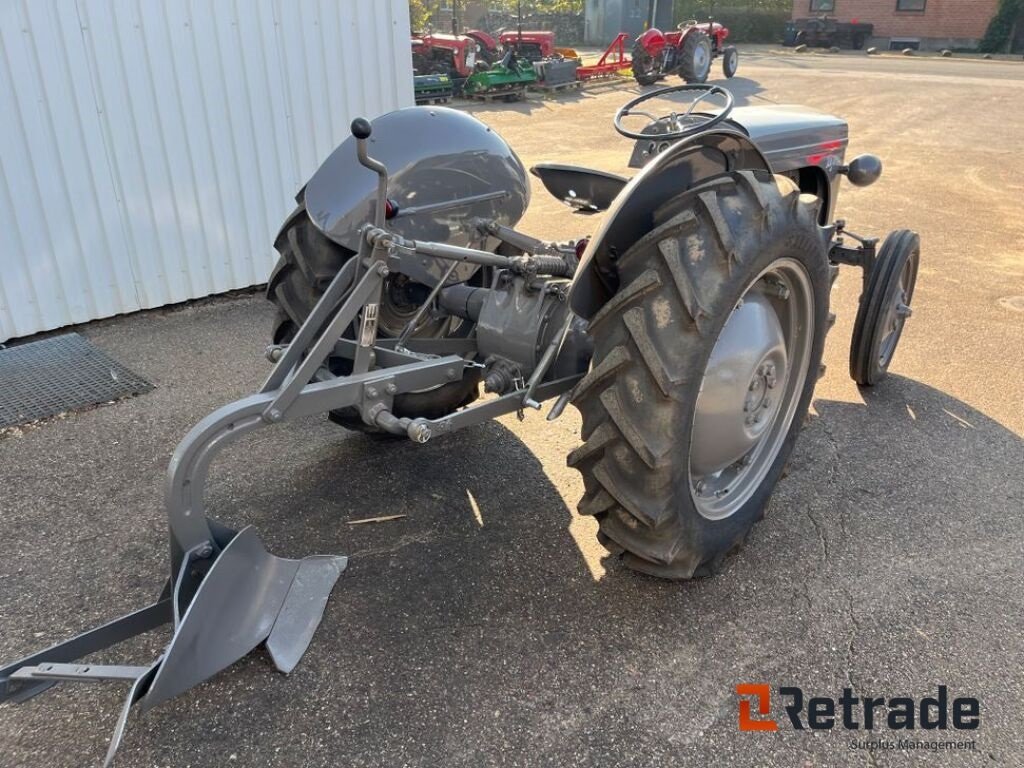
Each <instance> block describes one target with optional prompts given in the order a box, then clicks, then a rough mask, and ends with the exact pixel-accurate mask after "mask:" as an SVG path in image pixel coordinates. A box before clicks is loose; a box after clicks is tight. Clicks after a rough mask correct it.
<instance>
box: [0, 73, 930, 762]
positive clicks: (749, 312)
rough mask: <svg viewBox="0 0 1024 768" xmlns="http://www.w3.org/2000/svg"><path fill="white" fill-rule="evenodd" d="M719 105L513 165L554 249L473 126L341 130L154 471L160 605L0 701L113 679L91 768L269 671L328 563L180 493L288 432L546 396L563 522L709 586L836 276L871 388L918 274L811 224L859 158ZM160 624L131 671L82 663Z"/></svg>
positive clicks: (445, 425)
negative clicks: (194, 690)
mask: <svg viewBox="0 0 1024 768" xmlns="http://www.w3.org/2000/svg"><path fill="white" fill-rule="evenodd" d="M685 97H691V100H690V101H689V102H685V101H682V102H681V100H682V99H685ZM656 98H670V99H671V104H672V106H671V107H670V108H669V109H670V110H671V111H669V114H665V115H661V116H656V115H653V114H650V113H648V112H645V111H642V110H641V109H639V108H640V107H641V106H642V105H644V104H645V103H646V102H650V101H652V100H653V99H656ZM715 101H718V102H719V104H718V106H717V107H712V106H711V105H712V104H713V102H715ZM732 107H733V102H732V97H731V96H730V95H729V93H728V91H725V90H723V89H722V88H719V87H716V86H701V85H697V86H694V85H689V86H678V87H674V88H666V89H662V90H660V91H654V92H651V93H647V94H644V95H642V96H640V97H638V98H636V99H634V100H633V101H631V102H629V103H628V104H626V105H625V106H624V107H623V108H622V109H620V110H619V112H618V113H617V114H616V116H615V128H616V130H618V132H619V133H620V134H622V135H623V136H625V137H627V138H629V139H632V140H633V141H634V142H635V143H634V146H633V154H632V158H631V162H630V165H631V166H632V167H635V168H638V169H639V171H638V172H637V173H636V175H634V176H633V177H632V178H631V179H626V178H623V177H620V176H616V175H613V174H609V173H605V172H602V171H596V170H591V169H587V168H581V167H576V166H568V165H558V164H542V165H538V166H535V167H534V168H533V169H532V172H533V173H534V174H535V175H536V176H538V177H539V178H540V180H541V181H542V182H543V184H544V186H545V187H546V188H547V189H548V190H549V191H550V192H552V193H553V194H554V195H556V196H557V197H558V199H559V200H562V201H564V202H565V203H566V204H567V205H568V206H570V207H571V208H572V209H573V210H574V211H576V212H578V213H579V214H581V222H586V224H588V225H589V224H590V223H591V222H593V223H594V224H596V227H594V230H595V231H593V233H592V235H591V236H589V237H586V236H581V237H580V238H579V239H577V240H575V241H569V242H550V241H547V240H542V239H537V238H534V237H532V236H530V235H527V234H525V233H523V232H521V231H519V230H517V229H515V226H516V224H517V222H518V221H519V220H520V218H521V217H522V215H523V213H524V212H525V210H526V207H527V204H528V201H529V198H530V183H529V176H528V174H527V171H526V169H525V168H524V167H523V164H522V163H521V162H520V160H519V158H518V157H517V156H516V155H515V153H514V152H513V151H512V149H511V148H510V147H509V146H508V145H507V144H506V143H505V142H504V141H503V140H502V139H501V137H500V136H498V134H497V133H495V132H494V131H493V130H491V129H489V128H488V127H486V126H485V125H483V124H482V123H480V122H479V121H478V120H476V119H475V118H473V117H472V116H470V115H468V114H465V113H463V112H459V111H454V110H450V109H445V108H427V107H416V108H411V109H403V110H399V111H397V112H393V113H390V114H386V115H383V116H382V117H379V118H377V119H376V120H375V121H374V122H373V123H370V122H368V121H366V120H362V119H359V120H356V121H355V122H354V123H353V124H352V136H351V138H349V139H347V140H346V141H345V142H343V143H342V144H341V146H339V147H338V148H337V149H336V150H335V151H334V153H333V154H331V155H330V157H328V158H327V160H326V161H325V162H324V164H323V165H322V166H321V167H320V169H319V170H318V171H317V172H316V173H315V174H314V175H313V176H312V178H310V179H309V182H308V183H307V184H306V186H305V187H304V188H303V189H302V191H301V192H300V193H299V196H298V207H297V208H296V209H295V210H294V212H293V213H292V214H291V215H290V216H289V217H288V219H287V220H286V221H285V223H284V226H283V227H282V229H281V231H280V233H279V234H278V236H277V239H276V242H275V246H276V248H277V249H278V251H280V254H281V257H280V261H279V263H278V265H277V267H276V268H275V270H274V272H273V274H272V275H271V277H270V281H269V286H268V293H269V296H270V298H271V300H272V301H273V302H274V303H275V304H276V305H277V308H278V315H277V321H276V324H275V328H274V331H273V338H272V345H271V346H270V348H269V350H268V355H269V357H270V359H271V360H272V361H274V362H275V365H274V367H273V370H272V371H271V372H270V374H269V376H268V377H267V379H266V382H265V383H264V385H263V386H262V387H261V388H260V390H259V391H258V392H256V393H255V394H252V395H250V396H249V397H246V398H244V399H242V400H239V401H237V402H234V403H231V404H229V405H226V406H224V407H223V408H221V409H220V410H218V411H216V412H214V413H212V414H210V415H209V416H208V417H206V418H205V419H203V420H202V421H201V422H200V423H199V424H197V425H196V427H195V428H194V429H193V430H192V431H191V432H190V433H189V434H188V435H187V436H186V437H185V439H184V440H183V441H182V443H181V444H180V446H179V447H178V449H177V450H176V451H175V453H174V456H173V458H172V459H171V463H170V469H169V475H168V482H167V495H166V502H167V513H168V520H169V539H170V555H171V563H170V572H169V574H168V579H167V583H166V587H165V588H164V590H163V593H162V594H161V595H160V596H159V597H158V598H157V599H156V600H155V602H153V603H152V604H151V605H149V606H147V607H145V608H142V609H141V610H139V611H137V612H135V613H132V614H129V615H127V616H123V617H121V618H119V619H115V620H114V621H112V622H110V623H108V624H105V625H103V626H101V627H98V628H96V629H93V630H90V631H88V632H85V633H84V634H82V635H79V636H78V637H76V638H74V639H72V640H69V641H67V642H64V643H61V644H59V645H56V646H54V647H52V648H49V649H47V650H44V651H40V652H37V653H33V654H31V655H29V656H27V657H26V658H23V659H21V660H20V661H17V662H15V663H13V664H10V665H8V666H6V667H3V668H2V669H0V700H8V701H13V702H20V701H25V700H27V699H29V698H31V697H33V696H35V695H36V694H38V693H40V692H42V691H44V690H45V689H47V688H49V687H50V686H52V685H54V684H55V683H57V682H60V681H94V680H121V681H125V682H126V683H129V684H130V685H131V690H130V693H129V694H128V698H127V700H126V702H125V705H124V709H123V711H122V714H121V717H120V719H119V720H118V723H117V728H116V731H115V734H114V737H113V738H112V739H111V743H110V749H109V752H108V758H107V759H108V762H109V760H110V759H111V758H112V756H113V754H114V751H115V750H116V749H117V746H118V744H119V742H120V738H121V734H122V732H123V729H124V726H125V723H126V720H127V717H128V714H129V712H130V711H131V709H132V707H133V705H135V704H136V703H137V704H138V705H139V709H141V710H147V709H149V708H151V707H153V706H155V705H156V704H159V703H161V702H163V701H166V700H167V699H169V698H171V697H173V696H176V695H178V694H180V693H182V692H183V691H185V690H187V689H188V688H190V687H191V686H193V685H196V684H197V683H199V682H200V681H202V680H205V679H207V678H209V677H211V676H212V675H214V674H215V673H216V672H218V671H219V670H221V669H224V668H225V667H227V666H229V665H230V664H232V663H233V662H234V661H236V660H237V659H239V658H241V657H242V656H244V655H245V654H247V653H248V652H249V651H251V650H253V649H254V648H255V647H257V646H258V645H260V644H261V643H265V644H266V647H267V648H268V650H269V653H270V657H271V659H272V660H273V662H274V664H275V665H276V666H277V667H278V669H280V670H282V671H284V672H288V671H290V670H291V669H292V668H293V667H294V666H295V664H296V663H297V662H298V660H299V658H300V657H301V656H302V654H303V653H304V651H305V649H306V648H307V646H308V644H309V642H310V640H311V638H312V635H313V633H314V631H315V630H316V627H317V625H318V624H319V622H320V618H321V615H322V613H323V610H324V607H325V605H326V602H327V599H328V596H329V595H330V593H331V590H332V588H333V586H334V584H335V582H336V580H337V579H338V577H339V575H340V574H341V572H342V571H343V569H344V568H345V565H346V559H345V558H344V557H340V556H321V557H307V558H304V559H302V560H286V559H283V558H279V557H275V556H273V555H270V554H269V553H268V552H267V551H266V550H265V549H264V548H263V546H262V545H261V543H260V540H259V538H258V537H257V535H256V533H255V532H254V531H253V529H252V528H248V527H246V528H242V529H241V530H238V531H236V530H232V529H230V528H228V527H226V526H224V525H223V524H221V523H219V522H217V521H216V520H214V519H213V518H211V517H209V516H208V515H207V513H206V508H205V505H204V499H203V496H204V485H205V482H206V478H207V474H208V470H209V468H210V465H211V462H212V460H213V459H214V457H215V456H216V454H217V453H218V452H219V451H220V450H221V449H222V448H223V447H224V446H226V445H228V444H231V443H234V442H236V441H238V440H240V439H241V438H243V437H245V436H246V435H248V434H250V433H252V432H253V431H255V430H257V429H262V428H263V427H267V426H270V425H273V424H278V423H281V422H288V421H292V420H294V419H297V418H300V417H303V416H308V415H310V414H318V413H326V414H330V418H331V419H333V420H334V421H336V422H338V423H339V424H341V425H343V426H344V427H346V428H350V429H357V430H364V431H369V432H378V433H382V434H385V435H392V436H394V437H396V438H405V439H409V440H412V441H413V442H416V443H425V442H427V441H431V440H440V439H443V438H444V437H446V436H447V435H449V434H450V433H452V432H455V431H456V430H458V429H461V428H462V427H466V426H470V425H473V424H478V423H480V422H482V421H484V420H487V419H492V418H494V417H496V416H500V415H503V414H509V413H515V412H519V413H520V414H522V413H523V412H525V411H528V410H535V409H540V408H541V407H542V404H543V403H545V402H546V401H552V405H551V407H550V410H549V411H548V414H547V418H548V419H555V418H558V416H559V415H560V414H561V413H562V412H563V410H564V408H565V406H566V405H567V404H569V403H572V404H573V405H575V406H576V408H578V409H579V411H580V412H581V413H582V420H583V434H582V444H581V445H580V446H579V447H577V448H576V449H575V450H573V451H572V453H570V454H569V458H568V461H569V463H570V464H571V465H572V466H574V467H576V468H577V469H578V470H579V471H580V472H581V474H582V476H583V482H584V486H585V493H584V495H583V498H582V500H581V501H580V503H579V510H580V512H581V513H583V514H586V515H593V516H594V517H595V518H596V519H597V521H598V523H599V529H600V533H599V534H598V535H599V537H600V539H601V541H602V542H603V543H604V545H605V546H606V547H607V549H608V550H609V551H610V552H611V553H613V554H615V555H618V556H620V557H621V559H622V561H623V562H624V563H625V565H627V566H629V567H630V568H634V569H636V570H638V571H643V572H645V573H648V574H653V575H655V576H662V577H666V578H672V579H687V578H691V577H695V576H707V575H709V574H711V573H712V572H713V571H714V570H715V568H716V567H718V565H719V564H720V563H721V562H722V560H723V559H724V558H725V556H726V555H727V554H728V553H729V552H730V551H732V550H734V549H736V548H737V547H738V546H739V545H740V544H741V543H742V541H743V540H744V538H745V537H746V536H747V533H748V532H749V530H750V529H751V527H752V526H753V524H754V523H755V522H756V521H757V520H759V519H760V518H761V517H762V515H763V514H764V509H765V506H766V504H767V503H768V499H769V496H770V495H771V493H772V490H773V488H774V486H775V484H776V483H777V482H778V480H779V478H780V476H781V474H782V471H783V465H784V464H785V462H786V460H787V457H788V456H789V454H790V452H791V451H792V449H793V444H794V441H795V440H796V438H797V434H798V432H799V429H800V425H801V423H802V421H803V417H804V415H805V413H806V412H807V410H808V405H809V403H810V400H811V395H812V392H813V390H814V385H815V382H816V380H817V379H818V376H819V370H820V366H821V359H822V349H823V346H824V343H825V334H826V331H827V330H828V328H829V327H830V325H831V320H832V315H831V314H830V311H829V295H830V291H831V286H832V282H833V280H834V279H835V277H836V274H837V273H838V270H839V266H840V265H843V264H847V265H854V266H857V267H860V268H861V270H862V271H863V279H864V282H863V293H862V295H861V298H860V306H859V309H858V311H857V318H856V323H855V331H854V338H853V342H852V345H851V350H850V371H851V374H852V375H853V377H854V379H856V380H857V382H858V383H860V384H864V385H870V384H874V383H875V382H877V381H878V380H879V378H880V377H881V376H883V375H884V373H885V371H886V368H887V367H888V365H889V362H890V361H891V360H892V356H893V352H894V350H895V347H896V344H897V342H898V341H899V338H900V334H901V332H902V330H903V326H904V323H905V321H906V319H907V318H908V317H909V316H910V303H911V298H912V295H913V290H914V282H915V279H916V274H917V264H918V258H919V242H918V237H917V235H915V234H914V233H912V232H909V231H898V232H894V233H893V234H891V235H889V237H888V238H886V240H885V242H884V244H883V245H882V247H881V249H880V250H879V251H878V252H877V253H876V241H875V240H873V239H862V238H858V237H856V236H854V235H852V234H851V233H849V232H845V231H844V230H845V228H844V225H843V222H841V221H837V220H835V219H834V217H833V212H834V210H835V207H836V194H837V191H838V187H839V183H840V180H841V178H842V177H843V176H845V177H847V178H848V179H849V180H850V181H851V182H852V183H854V184H857V185H867V184H870V183H872V182H873V181H875V180H876V179H877V178H878V176H879V174H880V173H881V164H880V162H879V160H878V159H877V158H874V157H872V156H870V155H867V156H862V157H859V158H857V159H855V160H853V161H852V162H850V163H849V164H847V163H846V162H845V161H844V155H845V151H846V146H847V126H846V123H845V122H843V121H842V120H840V119H838V118H836V117H831V116H829V115H824V114H821V113H818V112H814V111H811V110H808V109H803V108H799V107H782V106H774V107H743V108H738V109H733V108H732ZM648 108H650V107H648ZM636 116H640V117H642V118H643V121H644V125H643V126H642V127H639V126H638V128H639V129H638V130H633V129H631V128H629V127H627V122H628V120H630V119H634V118H635V117H636ZM599 212H603V216H602V217H601V218H599V219H587V218H586V214H594V213H599ZM581 228H582V227H581ZM588 228H589V226H588ZM845 238H849V239H852V240H853V241H854V242H853V244H850V245H848V244H847V242H846V240H845ZM481 390H482V391H481ZM167 623H170V624H172V626H173V633H172V635H171V640H170V642H169V644H168V645H167V647H166V649H165V651H164V653H163V654H162V655H161V656H160V657H159V658H158V659H157V660H156V661H155V662H153V663H150V664H146V665H144V666H115V665H108V664H91V663H89V662H87V661H82V659H84V658H85V657H87V656H89V655H90V654H93V653H95V652H97V651H101V650H103V649H106V648H108V647H110V646H112V645H114V644H116V643H118V642H120V641H122V640H125V639H127V638H129V637H133V636H135V635H138V634H140V633H142V632H146V631H149V630H152V629H155V628H157V627H159V626H161V625H163V624H167Z"/></svg>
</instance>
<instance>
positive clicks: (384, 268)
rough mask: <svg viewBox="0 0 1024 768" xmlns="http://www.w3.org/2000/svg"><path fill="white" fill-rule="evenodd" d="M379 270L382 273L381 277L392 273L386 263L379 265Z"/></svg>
mask: <svg viewBox="0 0 1024 768" xmlns="http://www.w3.org/2000/svg"><path fill="white" fill-rule="evenodd" d="M377 272H379V273H380V276H381V277H387V276H388V275H390V274H391V270H390V269H388V267H387V265H386V264H381V265H380V266H379V267H377Z"/></svg>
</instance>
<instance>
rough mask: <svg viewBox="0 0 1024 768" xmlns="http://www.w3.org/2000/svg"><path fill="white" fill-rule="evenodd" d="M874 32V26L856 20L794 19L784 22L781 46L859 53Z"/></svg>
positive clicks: (832, 18)
mask: <svg viewBox="0 0 1024 768" xmlns="http://www.w3.org/2000/svg"><path fill="white" fill-rule="evenodd" d="M874 31H875V25H874V24H862V23H861V22H859V21H857V20H856V19H854V20H853V21H839V20H838V19H836V18H835V17H832V16H821V17H818V18H813V19H794V20H792V21H787V22H786V31H785V33H784V35H783V38H782V44H783V45H785V46H794V45H806V46H809V47H811V48H832V47H837V48H852V49H853V50H855V51H859V50H861V49H862V48H863V47H864V43H866V42H867V40H868V38H870V37H871V35H872V34H874Z"/></svg>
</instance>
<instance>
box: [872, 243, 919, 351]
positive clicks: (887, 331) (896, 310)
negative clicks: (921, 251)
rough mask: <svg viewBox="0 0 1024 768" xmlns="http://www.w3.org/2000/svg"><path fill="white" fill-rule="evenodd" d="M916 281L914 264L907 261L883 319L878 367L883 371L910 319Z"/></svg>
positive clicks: (909, 260)
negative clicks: (913, 285)
mask: <svg viewBox="0 0 1024 768" xmlns="http://www.w3.org/2000/svg"><path fill="white" fill-rule="evenodd" d="M913 280H914V262H913V260H912V259H909V258H908V259H907V260H906V262H904V264H903V269H901V270H900V279H899V285H897V286H896V293H895V296H894V297H893V300H892V302H890V304H889V309H888V311H887V312H886V313H885V317H884V318H882V323H881V327H882V334H883V336H882V340H881V341H880V342H879V344H878V367H879V368H881V369H882V370H885V368H886V367H887V366H888V365H889V363H890V362H891V361H892V356H893V353H895V352H896V345H897V344H898V343H899V341H900V335H901V334H902V333H903V326H904V325H905V324H906V322H907V318H908V317H910V315H911V314H912V313H911V310H910V299H911V293H912V291H913V288H912V287H911V285H912V283H913Z"/></svg>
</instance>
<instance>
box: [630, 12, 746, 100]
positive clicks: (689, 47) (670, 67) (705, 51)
mask: <svg viewBox="0 0 1024 768" xmlns="http://www.w3.org/2000/svg"><path fill="white" fill-rule="evenodd" d="M728 36H729V29H728V27H726V26H724V25H723V24H719V23H718V22H717V21H713V20H711V19H708V20H707V22H706V23H701V24H698V23H697V22H696V21H687V22H686V23H684V24H680V25H679V28H678V29H676V31H674V32H667V33H666V32H662V31H661V30H660V29H657V28H655V27H651V28H650V29H648V30H647V31H646V32H644V33H643V34H642V35H640V37H638V38H637V39H636V43H635V44H634V46H633V77H635V78H636V81H637V82H638V83H639V84H640V85H651V84H652V83H655V82H657V81H658V80H661V79H662V78H664V77H665V76H666V75H670V74H678V75H679V76H680V77H681V78H683V80H685V81H686V82H687V83H696V84H700V83H704V82H706V81H707V79H708V75H709V74H710V72H711V63H712V61H714V60H715V59H716V58H717V57H719V56H721V57H722V74H724V75H725V76H726V77H732V76H733V75H735V74H736V69H737V67H738V66H739V52H738V51H737V50H736V48H735V47H734V46H731V45H728V46H727V45H725V39H726V38H727V37H728Z"/></svg>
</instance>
